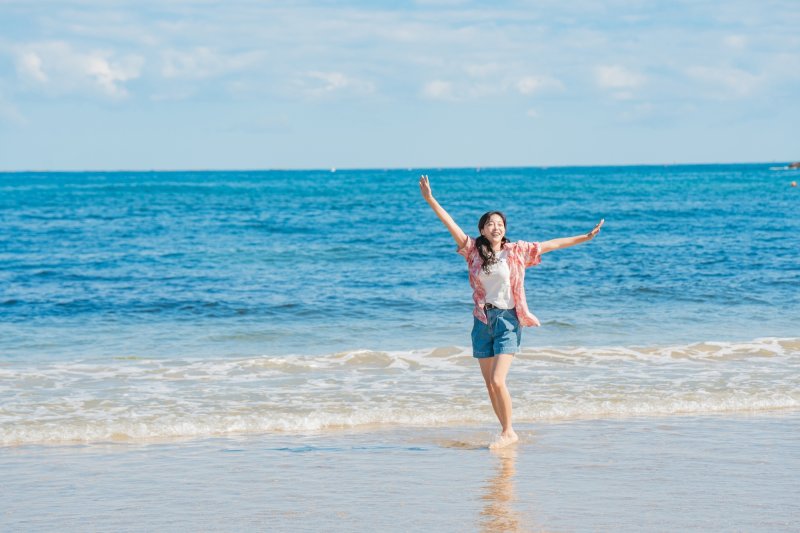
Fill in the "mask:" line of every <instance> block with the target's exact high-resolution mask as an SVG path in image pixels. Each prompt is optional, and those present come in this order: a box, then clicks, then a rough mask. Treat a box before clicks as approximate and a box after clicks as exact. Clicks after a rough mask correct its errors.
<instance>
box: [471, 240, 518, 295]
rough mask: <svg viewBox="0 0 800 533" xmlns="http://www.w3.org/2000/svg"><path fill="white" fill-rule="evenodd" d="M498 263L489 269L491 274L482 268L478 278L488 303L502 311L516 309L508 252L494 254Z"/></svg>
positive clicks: (502, 251)
mask: <svg viewBox="0 0 800 533" xmlns="http://www.w3.org/2000/svg"><path fill="white" fill-rule="evenodd" d="M494 255H495V257H497V263H495V264H493V265H492V266H491V267H489V274H487V273H486V272H484V271H483V268H481V271H480V273H479V274H478V276H479V277H480V280H481V285H483V288H484V290H486V303H489V304H492V305H494V306H496V307H499V308H501V309H514V296H513V295H512V294H511V274H510V272H509V270H508V263H507V262H506V260H507V258H508V252H507V251H506V250H501V251H500V252H495V253H494Z"/></svg>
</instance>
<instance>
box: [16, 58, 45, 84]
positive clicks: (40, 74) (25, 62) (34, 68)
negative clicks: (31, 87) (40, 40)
mask: <svg viewBox="0 0 800 533" xmlns="http://www.w3.org/2000/svg"><path fill="white" fill-rule="evenodd" d="M17 72H19V73H20V75H22V76H24V77H27V78H30V79H32V80H34V81H37V82H40V83H45V82H47V74H45V73H44V71H42V58H41V57H39V56H38V55H37V54H36V52H32V51H27V52H21V53H20V54H19V56H18V57H17Z"/></svg>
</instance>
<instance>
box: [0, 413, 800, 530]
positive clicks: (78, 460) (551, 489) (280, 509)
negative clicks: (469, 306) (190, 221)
mask: <svg viewBox="0 0 800 533" xmlns="http://www.w3.org/2000/svg"><path fill="white" fill-rule="evenodd" d="M518 431H519V433H520V435H521V437H522V440H521V442H520V443H519V444H518V445H516V446H515V447H513V448H511V449H507V450H504V451H499V452H490V451H489V450H487V449H486V448H485V443H486V442H488V440H489V439H490V438H491V434H492V433H491V430H490V429H489V428H488V427H452V428H426V429H425V428H423V429H409V428H404V429H395V430H385V431H375V430H371V431H357V432H353V431H350V432H337V433H327V432H324V433H316V434H315V433H308V434H305V435H303V436H292V435H275V434H273V435H261V436H253V437H247V438H244V437H239V438H217V439H206V440H195V441H192V442H183V443H171V444H151V445H140V444H136V445H134V444H107V445H91V446H86V445H80V446H59V447H46V446H24V447H10V448H2V449H0V468H1V469H2V471H3V473H4V490H3V491H2V492H0V508H2V509H3V512H2V513H0V528H2V529H4V530H25V531H48V530H53V529H58V530H66V531H73V530H81V531H85V530H87V529H89V530H115V531H152V530H164V529H183V530H202V531H234V530H269V531H322V530H324V531H353V530H360V531H367V530H376V531H409V530H424V531H454V532H455V531H486V532H499V531H512V532H516V531H518V532H523V531H524V532H529V531H795V530H796V529H797V525H798V524H800V505H798V503H797V498H796V495H797V492H798V489H800V485H798V480H797V476H796V472H797V471H798V469H799V468H800V441H798V439H797V435H798V433H799V432H800V417H798V416H797V414H796V413H793V414H782V415H768V416H767V415H759V416H736V415H728V416H725V417H720V416H670V417H646V418H630V419H626V420H591V421H572V422H560V423H538V424H521V425H520V426H519V427H518Z"/></svg>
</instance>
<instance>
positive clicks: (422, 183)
mask: <svg viewBox="0 0 800 533" xmlns="http://www.w3.org/2000/svg"><path fill="white" fill-rule="evenodd" d="M419 190H420V192H421V193H422V197H423V198H425V200H426V201H427V200H430V199H431V198H433V192H431V183H430V181H429V180H428V175H427V174H423V175H422V176H420V177H419Z"/></svg>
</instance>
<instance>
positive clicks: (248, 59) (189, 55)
mask: <svg viewBox="0 0 800 533" xmlns="http://www.w3.org/2000/svg"><path fill="white" fill-rule="evenodd" d="M263 57H264V54H263V53H262V52H245V53H240V54H229V55H225V54H221V53H219V52H217V51H216V50H214V49H212V48H207V47H197V48H194V49H192V50H167V51H165V52H164V53H163V54H162V57H161V59H162V67H161V74H162V75H163V76H164V77H165V78H188V79H203V78H212V77H216V76H221V75H224V74H227V73H230V72H237V71H242V70H247V69H249V68H251V67H253V66H255V65H256V64H258V63H259V62H260V61H261V60H262V58H263Z"/></svg>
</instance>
